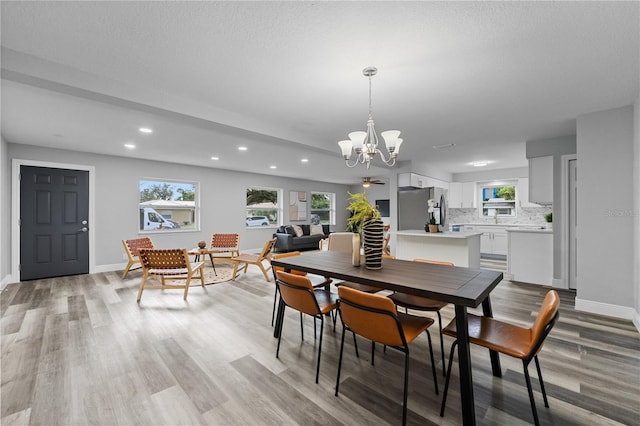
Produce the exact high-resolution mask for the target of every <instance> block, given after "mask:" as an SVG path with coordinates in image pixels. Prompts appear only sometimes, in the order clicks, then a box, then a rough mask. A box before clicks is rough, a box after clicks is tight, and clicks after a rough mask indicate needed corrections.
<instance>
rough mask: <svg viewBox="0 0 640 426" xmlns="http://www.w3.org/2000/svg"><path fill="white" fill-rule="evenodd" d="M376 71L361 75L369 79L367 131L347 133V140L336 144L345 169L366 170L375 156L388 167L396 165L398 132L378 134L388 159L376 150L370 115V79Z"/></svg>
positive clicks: (367, 70)
mask: <svg viewBox="0 0 640 426" xmlns="http://www.w3.org/2000/svg"><path fill="white" fill-rule="evenodd" d="M377 72H378V69H377V68H376V67H367V68H365V69H364V70H362V74H364V76H365V77H369V120H367V131H366V132H362V131H358V132H351V133H349V140H343V141H340V142H338V145H339V146H340V150H341V151H342V157H343V158H344V161H345V163H346V164H347V167H355V166H357V165H358V164H366V165H367V169H368V168H369V166H370V165H371V160H373V158H374V157H375V155H376V154H380V158H381V159H382V161H383V162H384V163H385V164H386V165H387V166H389V167H391V166H393V165H394V164H396V157H397V156H398V152H399V151H400V144H402V139H400V138H398V136H400V131H399V130H387V131H386V132H382V133H380V135H382V137H383V138H384V142H385V145H386V147H387V149H386V150H387V152H388V154H389V156H388V157H385V154H384V153H383V152H382V151H381V150H379V149H378V136H377V135H376V129H375V125H374V123H373V116H372V114H371V77H373V76H374V75H376V73H377ZM352 151H355V154H356V156H355V161H354V162H353V163H349V160H350V159H351V153H352Z"/></svg>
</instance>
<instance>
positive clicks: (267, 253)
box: [229, 238, 276, 282]
mask: <svg viewBox="0 0 640 426" xmlns="http://www.w3.org/2000/svg"><path fill="white" fill-rule="evenodd" d="M275 243H276V238H273V239H271V240H269V241H267V242H266V243H265V244H264V247H262V251H261V252H260V254H251V253H242V254H239V255H238V256H236V257H231V258H229V260H231V261H233V262H234V265H233V278H231V279H232V280H233V281H235V279H236V274H237V273H238V267H239V265H240V264H241V263H243V264H244V273H245V274H246V273H247V268H248V267H249V265H256V266H257V267H258V268H260V271H262V275H264V279H265V280H267V281H268V282H271V280H270V279H269V275H267V271H268V270H269V269H271V250H273V245H274V244H275ZM265 261H266V262H268V263H269V267H268V268H266V269H265V267H264V264H263V262H265Z"/></svg>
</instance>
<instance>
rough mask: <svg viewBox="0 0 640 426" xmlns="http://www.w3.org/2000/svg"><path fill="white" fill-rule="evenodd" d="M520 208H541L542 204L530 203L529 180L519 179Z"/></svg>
mask: <svg viewBox="0 0 640 426" xmlns="http://www.w3.org/2000/svg"><path fill="white" fill-rule="evenodd" d="M516 196H517V198H518V204H519V205H520V207H540V204H536V203H532V202H531V201H529V178H520V179H518V191H517V192H516Z"/></svg>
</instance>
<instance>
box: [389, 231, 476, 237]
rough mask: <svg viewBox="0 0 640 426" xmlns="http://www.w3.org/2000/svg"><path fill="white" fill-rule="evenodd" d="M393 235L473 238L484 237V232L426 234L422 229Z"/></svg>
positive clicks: (393, 232)
mask: <svg viewBox="0 0 640 426" xmlns="http://www.w3.org/2000/svg"><path fill="white" fill-rule="evenodd" d="M391 233H392V234H396V235H407V236H412V237H431V238H460V239H462V238H471V237H473V236H476V235H482V232H462V231H461V232H449V231H445V232H425V231H424V230H421V229H407V230H404V231H392V232H391Z"/></svg>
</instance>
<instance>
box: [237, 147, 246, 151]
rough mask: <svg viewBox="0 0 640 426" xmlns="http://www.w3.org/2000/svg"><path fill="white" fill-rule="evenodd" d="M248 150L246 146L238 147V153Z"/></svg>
mask: <svg viewBox="0 0 640 426" xmlns="http://www.w3.org/2000/svg"><path fill="white" fill-rule="evenodd" d="M247 149H248V148H247V147H246V146H239V147H238V151H246V150H247Z"/></svg>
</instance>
